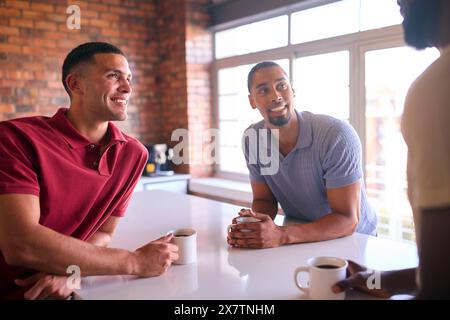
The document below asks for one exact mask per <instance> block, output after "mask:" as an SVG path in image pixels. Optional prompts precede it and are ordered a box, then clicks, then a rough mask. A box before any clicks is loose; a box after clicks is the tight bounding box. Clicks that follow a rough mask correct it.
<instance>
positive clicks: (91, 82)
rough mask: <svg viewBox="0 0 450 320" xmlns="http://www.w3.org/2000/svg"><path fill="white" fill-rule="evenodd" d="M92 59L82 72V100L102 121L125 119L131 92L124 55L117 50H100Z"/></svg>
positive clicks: (129, 75)
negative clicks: (105, 51)
mask: <svg viewBox="0 0 450 320" xmlns="http://www.w3.org/2000/svg"><path fill="white" fill-rule="evenodd" d="M94 60H95V63H90V64H89V66H88V67H87V68H86V69H87V70H86V72H85V73H84V74H83V76H82V78H83V84H84V90H83V91H84V95H83V104H84V105H85V107H86V108H87V109H88V110H89V112H90V113H91V114H93V115H95V116H96V117H98V118H99V119H101V120H103V121H114V120H125V119H126V118H127V107H128V102H129V99H130V95H131V92H132V89H131V83H130V81H131V71H130V68H129V66H128V61H127V59H126V58H125V57H124V56H122V55H120V54H113V53H101V54H96V55H95V56H94Z"/></svg>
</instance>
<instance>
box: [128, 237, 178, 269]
mask: <svg viewBox="0 0 450 320" xmlns="http://www.w3.org/2000/svg"><path fill="white" fill-rule="evenodd" d="M172 238H173V235H172V234H170V235H167V236H163V237H161V238H159V239H157V240H155V241H152V242H150V243H148V244H146V245H145V246H143V247H140V248H139V249H137V250H136V251H135V254H136V261H137V264H136V268H137V269H136V270H135V274H136V275H138V276H140V277H155V276H159V275H161V274H163V273H165V272H166V271H167V269H168V268H169V267H170V265H171V264H172V262H173V261H175V260H177V259H178V246H177V245H175V244H173V243H170V240H172Z"/></svg>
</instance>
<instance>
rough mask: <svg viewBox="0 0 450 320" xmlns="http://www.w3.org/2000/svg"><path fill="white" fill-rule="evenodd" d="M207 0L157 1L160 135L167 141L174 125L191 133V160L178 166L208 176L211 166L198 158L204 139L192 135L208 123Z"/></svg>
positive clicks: (209, 58) (209, 54)
mask: <svg viewBox="0 0 450 320" xmlns="http://www.w3.org/2000/svg"><path fill="white" fill-rule="evenodd" d="M208 3H209V0H172V1H158V5H159V7H158V12H159V13H160V18H159V19H158V27H159V30H160V59H161V62H160V70H159V71H160V72H159V74H160V82H159V84H160V94H161V99H162V100H161V108H162V113H161V114H162V115H163V117H162V118H163V123H164V124H163V132H162V135H163V138H164V140H165V141H170V137H171V135H172V132H173V131H174V130H175V129H178V128H184V129H187V130H189V132H190V133H193V135H190V140H189V164H184V165H181V166H179V168H178V170H179V171H180V172H190V173H191V174H192V175H194V176H207V175H210V174H211V173H212V168H213V167H212V166H211V165H206V164H205V163H203V162H202V160H203V158H202V153H203V150H204V147H205V143H204V142H203V141H202V140H196V139H195V137H196V136H198V134H199V133H200V134H201V133H202V132H204V131H205V130H206V129H208V128H210V127H211V107H210V106H211V94H210V81H209V78H210V66H211V62H212V51H211V50H212V37H211V34H210V32H208V31H207V29H206V28H207V26H208V23H209V17H208V14H207V11H206V8H207V4H208ZM174 7H176V9H174ZM176 143H177V142H172V143H171V145H172V146H173V145H174V144H176Z"/></svg>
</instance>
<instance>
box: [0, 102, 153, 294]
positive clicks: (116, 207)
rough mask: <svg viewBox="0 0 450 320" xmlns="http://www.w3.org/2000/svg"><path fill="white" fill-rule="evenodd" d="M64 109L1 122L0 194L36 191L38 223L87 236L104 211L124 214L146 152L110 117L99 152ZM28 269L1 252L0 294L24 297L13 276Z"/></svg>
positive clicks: (104, 215) (26, 273)
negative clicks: (13, 263) (49, 114)
mask: <svg viewBox="0 0 450 320" xmlns="http://www.w3.org/2000/svg"><path fill="white" fill-rule="evenodd" d="M67 110H68V109H65V108H61V109H59V110H58V112H57V113H56V114H55V115H54V116H53V117H52V118H49V117H42V116H38V117H28V118H21V119H14V120H10V121H5V122H0V194H7V193H21V194H32V195H35V196H37V197H39V201H40V209H41V212H40V219H39V223H40V224H41V225H44V226H47V227H49V228H51V229H53V230H55V231H57V232H59V233H62V234H65V235H67V236H71V237H74V238H78V239H81V240H87V239H89V237H90V236H91V235H92V234H93V233H95V232H96V231H97V230H98V228H99V227H100V226H101V225H102V224H103V222H104V221H105V220H106V219H107V218H108V217H109V216H111V215H113V216H118V217H121V216H123V215H124V213H125V209H126V207H127V205H128V201H129V200H130V197H131V194H132V192H133V189H134V187H135V185H136V183H137V181H138V179H139V177H140V176H141V174H142V170H143V168H144V165H145V163H146V162H147V155H148V153H147V151H146V149H145V148H144V146H143V145H142V144H141V143H140V142H138V141H137V140H136V139H134V138H132V137H129V136H127V135H125V134H123V133H122V132H121V131H120V130H119V129H118V128H117V127H116V126H115V125H114V124H112V123H111V122H110V123H109V125H108V133H109V136H110V140H109V143H108V146H107V147H106V149H105V151H104V153H103V154H102V155H101V156H100V146H99V145H98V144H95V143H92V142H90V141H89V140H87V139H86V138H84V137H83V136H82V135H80V134H79V133H78V131H76V130H75V128H74V127H73V126H72V125H71V123H70V122H69V121H68V119H67V117H66V112H67ZM0 253H1V251H0ZM33 272H35V271H33V270H27V269H23V268H17V267H13V266H9V265H7V264H6V262H5V260H4V258H3V255H2V254H0V298H19V299H21V298H23V293H24V290H23V289H22V288H19V287H17V286H16V285H15V284H14V279H16V278H24V277H27V276H29V275H31V274H32V273H33Z"/></svg>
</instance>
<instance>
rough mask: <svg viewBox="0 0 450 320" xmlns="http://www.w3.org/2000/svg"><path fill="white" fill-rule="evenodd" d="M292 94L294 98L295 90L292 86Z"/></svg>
mask: <svg viewBox="0 0 450 320" xmlns="http://www.w3.org/2000/svg"><path fill="white" fill-rule="evenodd" d="M292 95H293V97H294V98H295V90H294V88H292Z"/></svg>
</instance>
